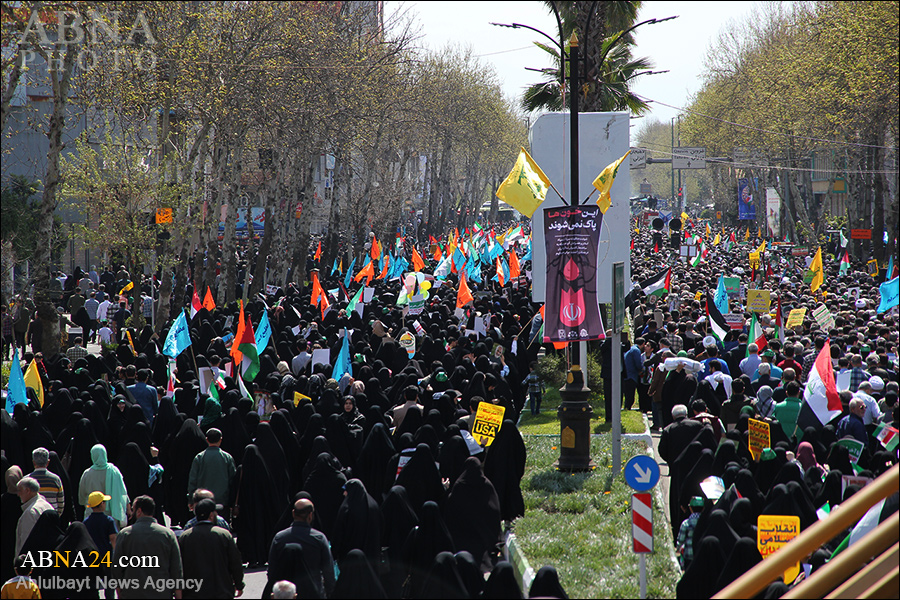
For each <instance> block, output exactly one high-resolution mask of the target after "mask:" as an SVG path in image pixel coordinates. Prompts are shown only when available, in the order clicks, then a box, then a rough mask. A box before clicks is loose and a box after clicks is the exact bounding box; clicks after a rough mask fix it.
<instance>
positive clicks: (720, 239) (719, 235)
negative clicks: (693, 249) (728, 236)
mask: <svg viewBox="0 0 900 600" xmlns="http://www.w3.org/2000/svg"><path fill="white" fill-rule="evenodd" d="M721 241H722V236H721V234H718V233H717V234H716V239H714V240H713V246H718V245H719V242H721Z"/></svg>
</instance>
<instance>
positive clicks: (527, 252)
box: [522, 240, 531, 262]
mask: <svg viewBox="0 0 900 600" xmlns="http://www.w3.org/2000/svg"><path fill="white" fill-rule="evenodd" d="M526 260H531V240H528V249H527V250H525V256H523V257H522V262H525V261H526Z"/></svg>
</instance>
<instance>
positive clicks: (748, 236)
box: [744, 227, 750, 242]
mask: <svg viewBox="0 0 900 600" xmlns="http://www.w3.org/2000/svg"><path fill="white" fill-rule="evenodd" d="M744 241H745V242H748V241H750V228H749V227H748V228H747V231H746V233H744Z"/></svg>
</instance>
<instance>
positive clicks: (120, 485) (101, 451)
mask: <svg viewBox="0 0 900 600" xmlns="http://www.w3.org/2000/svg"><path fill="white" fill-rule="evenodd" d="M91 462H92V463H93V464H92V465H91V469H93V470H94V471H106V495H107V496H109V497H110V500H109V502H107V503H106V509H107V510H108V511H109V514H110V516H112V518H113V519H115V520H116V521H119V522H124V521H125V519H126V518H127V512H126V506H127V505H128V491H127V490H126V489H125V480H124V479H123V478H122V473H121V472H120V471H119V469H118V467H116V465H113V464H110V463H109V461H108V460H107V458H106V447H105V446H104V445H103V444H95V445H94V447H93V448H91Z"/></svg>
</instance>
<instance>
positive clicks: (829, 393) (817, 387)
mask: <svg viewBox="0 0 900 600" xmlns="http://www.w3.org/2000/svg"><path fill="white" fill-rule="evenodd" d="M841 408H842V407H841V397H840V396H839V395H838V391H837V386H836V385H835V383H834V369H833V368H832V366H831V342H830V341H826V342H825V346H824V347H823V348H822V350H821V351H820V352H819V355H818V356H817V357H816V362H815V364H814V365H813V368H812V370H811V371H810V372H809V379H808V380H807V383H806V389H805V390H804V392H803V406H802V407H801V408H800V414H799V416H798V417H797V428H798V429H799V430H800V431H802V430H804V429H805V428H807V427H810V426H812V427H815V428H816V429H818V428H819V427H821V426H822V425H826V424H828V422H830V421H831V420H832V419H834V418H835V417H837V416H838V415H840V414H841Z"/></svg>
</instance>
